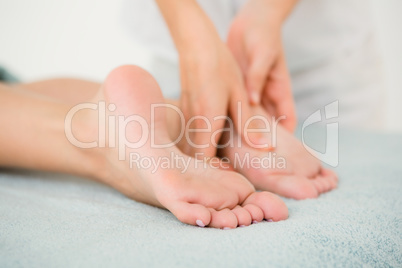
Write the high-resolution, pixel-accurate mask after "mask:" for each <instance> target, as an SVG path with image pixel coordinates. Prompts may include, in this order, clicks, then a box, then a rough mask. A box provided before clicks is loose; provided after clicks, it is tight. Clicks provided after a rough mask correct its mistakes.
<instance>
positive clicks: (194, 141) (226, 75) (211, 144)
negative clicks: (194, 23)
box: [179, 35, 269, 157]
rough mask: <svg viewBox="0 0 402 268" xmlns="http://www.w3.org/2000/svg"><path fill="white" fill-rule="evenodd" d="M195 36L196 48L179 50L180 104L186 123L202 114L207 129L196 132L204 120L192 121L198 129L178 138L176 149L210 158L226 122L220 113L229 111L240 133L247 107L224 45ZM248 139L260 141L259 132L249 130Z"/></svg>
mask: <svg viewBox="0 0 402 268" xmlns="http://www.w3.org/2000/svg"><path fill="white" fill-rule="evenodd" d="M199 38H200V40H203V42H201V44H202V46H201V47H200V49H199V50H197V46H192V47H191V48H190V49H189V50H188V51H182V52H181V53H180V76H181V86H182V95H181V99H180V106H181V109H182V111H183V114H184V115H185V119H186V122H189V120H193V119H192V118H197V117H199V116H203V117H204V118H206V119H207V121H208V122H209V123H210V128H211V129H210V130H208V131H206V132H200V130H202V129H207V128H208V126H207V124H208V123H207V122H206V121H205V120H194V121H192V122H191V124H190V128H191V129H197V130H198V131H197V132H190V133H189V139H186V138H184V139H182V141H181V142H180V144H179V148H180V149H181V150H182V151H183V152H185V153H186V154H188V155H192V156H193V155H195V153H203V156H206V157H212V156H215V154H216V147H217V144H218V143H219V139H220V137H221V134H222V129H223V127H224V126H225V123H226V120H225V119H223V117H222V116H226V115H227V114H229V115H230V118H231V120H232V122H233V127H234V128H235V129H236V130H237V131H238V132H239V133H243V132H242V131H243V126H244V121H245V120H247V119H248V118H249V117H250V110H249V109H250V108H249V105H248V99H247V94H246V90H245V87H244V82H243V78H242V74H241V71H240V68H239V67H238V64H237V62H236V61H235V59H234V58H233V56H232V54H231V52H230V51H229V50H228V48H227V47H226V45H225V44H224V43H223V42H222V41H221V40H220V39H219V37H218V36H215V37H211V36H208V35H205V36H203V37H202V38H201V36H199ZM239 102H240V103H241V104H242V105H241V111H238V103H239ZM216 119H218V120H216ZM250 127H251V126H250ZM254 127H255V125H254ZM256 134H258V135H256ZM249 139H250V141H251V142H252V143H253V144H256V145H258V144H263V143H264V140H263V138H261V133H250V134H249ZM265 143H269V141H265Z"/></svg>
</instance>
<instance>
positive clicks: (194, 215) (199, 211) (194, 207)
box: [166, 201, 211, 227]
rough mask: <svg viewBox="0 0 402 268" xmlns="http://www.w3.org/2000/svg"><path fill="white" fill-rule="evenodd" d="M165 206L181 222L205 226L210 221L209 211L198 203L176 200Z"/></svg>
mask: <svg viewBox="0 0 402 268" xmlns="http://www.w3.org/2000/svg"><path fill="white" fill-rule="evenodd" d="M166 208H167V209H168V210H170V212H172V213H173V215H175V216H176V218H177V219H178V220H179V221H181V222H183V223H187V224H191V225H198V226H200V227H205V226H207V225H209V224H210V222H211V212H210V211H209V210H208V209H207V208H206V207H204V206H203V205H200V204H190V203H187V202H181V201H177V202H174V203H172V204H170V205H169V206H166Z"/></svg>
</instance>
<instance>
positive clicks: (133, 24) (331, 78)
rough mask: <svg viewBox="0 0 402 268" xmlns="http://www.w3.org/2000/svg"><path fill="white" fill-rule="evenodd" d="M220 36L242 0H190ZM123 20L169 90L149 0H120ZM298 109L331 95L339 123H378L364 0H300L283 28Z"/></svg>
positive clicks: (169, 75) (377, 77) (164, 36)
mask: <svg viewBox="0 0 402 268" xmlns="http://www.w3.org/2000/svg"><path fill="white" fill-rule="evenodd" d="M198 2H199V4H200V6H201V7H202V8H203V9H204V10H205V12H206V13H207V14H208V15H209V17H210V18H211V20H212V21H213V23H214V24H215V26H216V28H217V31H218V33H219V34H220V36H221V38H222V39H223V40H225V39H226V35H227V32H228V29H229V27H230V22H231V20H232V19H233V17H234V16H235V14H236V13H237V12H238V10H239V9H240V8H241V6H242V5H243V4H244V3H245V0H236V1H233V0H198ZM123 10H124V12H123V19H124V24H125V26H126V27H128V28H127V29H128V30H129V32H130V33H131V35H133V36H135V38H136V39H137V41H142V42H143V43H145V44H146V46H147V47H148V48H151V49H152V50H153V51H155V53H154V56H153V66H152V69H151V73H152V74H153V75H154V76H155V78H156V79H157V81H158V82H159V84H160V86H161V88H162V90H163V93H164V95H165V96H166V97H169V98H177V97H178V96H179V94H180V80H179V70H178V63H177V52H176V50H175V48H174V44H173V42H172V39H171V38H170V35H169V31H168V29H167V27H166V25H165V23H164V21H163V18H162V16H161V14H160V13H159V10H158V8H157V6H156V4H155V2H154V1H151V0H127V1H126V2H125V6H124V8H123ZM283 42H284V47H285V53H286V58H287V64H288V67H289V70H290V73H291V77H292V84H293V92H294V96H295V100H296V107H297V113H298V117H299V118H300V119H301V120H303V119H305V118H306V117H307V116H308V115H310V114H312V113H313V112H314V111H316V110H317V109H320V108H323V107H324V106H325V105H326V104H328V103H330V102H333V101H335V100H339V108H340V118H339V120H340V121H341V123H342V124H343V125H346V126H357V127H379V126H381V125H382V121H383V120H382V109H383V102H382V99H383V96H382V95H383V94H384V93H383V92H384V88H383V84H382V73H381V61H380V58H379V56H378V54H377V50H376V39H375V35H374V30H373V26H372V24H371V21H370V9H369V6H368V3H367V1H365V0H300V1H299V3H298V4H297V6H296V7H295V9H294V10H293V12H292V14H291V15H290V17H289V18H288V20H287V22H286V24H285V26H284V29H283Z"/></svg>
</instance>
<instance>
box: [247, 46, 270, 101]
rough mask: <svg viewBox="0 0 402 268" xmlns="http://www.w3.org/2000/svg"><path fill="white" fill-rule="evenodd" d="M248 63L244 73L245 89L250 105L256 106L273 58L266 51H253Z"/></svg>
mask: <svg viewBox="0 0 402 268" xmlns="http://www.w3.org/2000/svg"><path fill="white" fill-rule="evenodd" d="M249 63H250V64H249V68H248V70H247V73H246V88H247V92H248V96H249V100H250V102H251V104H254V105H257V104H260V102H261V95H262V91H263V89H264V85H265V83H266V81H267V78H268V74H269V72H270V69H271V68H272V66H273V64H274V58H273V57H272V56H271V55H270V54H269V53H268V52H267V50H266V49H264V50H255V51H253V54H252V55H251V57H250V60H249Z"/></svg>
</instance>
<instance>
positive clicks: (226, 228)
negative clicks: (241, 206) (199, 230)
mask: <svg viewBox="0 0 402 268" xmlns="http://www.w3.org/2000/svg"><path fill="white" fill-rule="evenodd" d="M230 229H232V228H230V227H223V230H230Z"/></svg>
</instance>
